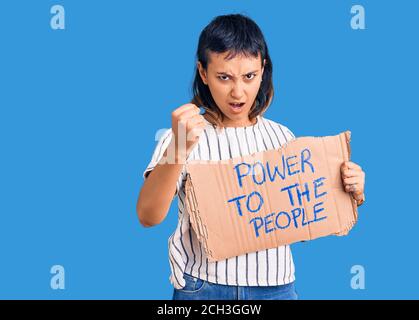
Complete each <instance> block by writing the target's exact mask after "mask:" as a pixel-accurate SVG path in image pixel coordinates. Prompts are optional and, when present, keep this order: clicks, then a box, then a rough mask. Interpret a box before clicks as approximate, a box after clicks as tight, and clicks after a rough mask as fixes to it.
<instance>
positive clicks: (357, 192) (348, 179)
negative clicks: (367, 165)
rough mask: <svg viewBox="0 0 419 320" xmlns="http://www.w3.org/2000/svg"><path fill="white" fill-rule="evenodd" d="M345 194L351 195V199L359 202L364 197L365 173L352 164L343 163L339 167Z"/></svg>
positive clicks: (348, 162)
mask: <svg viewBox="0 0 419 320" xmlns="http://www.w3.org/2000/svg"><path fill="white" fill-rule="evenodd" d="M340 172H341V175H342V181H343V186H344V188H345V192H350V193H352V197H353V198H354V199H355V200H357V201H360V200H362V199H363V197H364V185H365V172H364V171H362V169H361V167H360V166H359V165H357V164H356V163H354V162H351V161H345V162H344V163H342V165H341V167H340Z"/></svg>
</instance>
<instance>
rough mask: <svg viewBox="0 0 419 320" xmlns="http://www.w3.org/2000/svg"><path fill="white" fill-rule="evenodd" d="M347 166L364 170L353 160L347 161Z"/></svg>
mask: <svg viewBox="0 0 419 320" xmlns="http://www.w3.org/2000/svg"><path fill="white" fill-rule="evenodd" d="M345 166H346V168H347V169H358V170H362V169H361V166H359V165H357V164H356V163H355V162H352V161H345Z"/></svg>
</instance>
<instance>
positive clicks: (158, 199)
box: [137, 139, 183, 227]
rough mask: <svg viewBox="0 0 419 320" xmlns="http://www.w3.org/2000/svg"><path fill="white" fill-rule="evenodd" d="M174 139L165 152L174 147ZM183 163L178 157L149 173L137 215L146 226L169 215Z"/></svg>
mask: <svg viewBox="0 0 419 320" xmlns="http://www.w3.org/2000/svg"><path fill="white" fill-rule="evenodd" d="M174 143H175V139H172V141H171V142H170V145H169V147H168V148H167V149H166V151H165V152H164V155H163V158H166V157H167V151H168V150H170V148H173V147H174V145H173V144H174ZM182 167H183V165H182V164H181V162H180V161H178V159H177V160H176V161H175V163H174V164H168V163H164V164H160V163H159V164H157V165H156V167H155V168H154V169H153V170H152V171H151V172H150V173H149V175H148V177H147V178H146V180H145V182H144V184H143V186H142V188H141V190H140V194H139V196H138V201H137V215H138V218H139V220H140V223H141V224H142V225H143V226H144V227H151V226H154V225H156V224H159V223H161V222H162V221H163V220H164V219H165V218H166V216H167V213H168V211H169V208H170V205H171V203H172V200H173V197H174V195H175V194H176V183H177V180H178V178H179V175H180V174H181V172H182Z"/></svg>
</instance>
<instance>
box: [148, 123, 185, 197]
mask: <svg viewBox="0 0 419 320" xmlns="http://www.w3.org/2000/svg"><path fill="white" fill-rule="evenodd" d="M172 137H173V131H172V129H167V130H166V131H164V132H163V134H162V135H161V136H160V137H159V138H158V141H157V144H156V147H155V148H154V151H153V155H152V157H151V160H150V163H149V164H148V166H147V167H146V169H145V170H144V172H143V178H144V180H145V179H146V178H147V176H148V175H149V174H150V172H151V171H153V169H154V168H155V166H156V165H157V164H158V163H159V161H160V160H161V158H162V157H163V154H164V152H165V151H166V149H167V148H168V146H169V144H170V142H171V141H172ZM185 177H186V173H185V166H183V168H182V172H181V174H180V176H179V179H178V181H177V183H176V195H177V194H178V193H179V189H180V188H181V187H182V186H183V185H184V183H185V180H186V179H185Z"/></svg>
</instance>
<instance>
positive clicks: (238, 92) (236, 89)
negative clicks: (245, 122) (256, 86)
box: [231, 81, 244, 101]
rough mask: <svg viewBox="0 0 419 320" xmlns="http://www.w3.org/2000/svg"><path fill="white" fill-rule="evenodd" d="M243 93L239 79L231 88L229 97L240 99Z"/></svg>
mask: <svg viewBox="0 0 419 320" xmlns="http://www.w3.org/2000/svg"><path fill="white" fill-rule="evenodd" d="M243 95H244V88H243V84H242V83H241V81H235V82H234V83H233V86H232V88H231V97H232V98H233V99H235V100H238V101H240V99H241V98H242V97H243Z"/></svg>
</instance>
